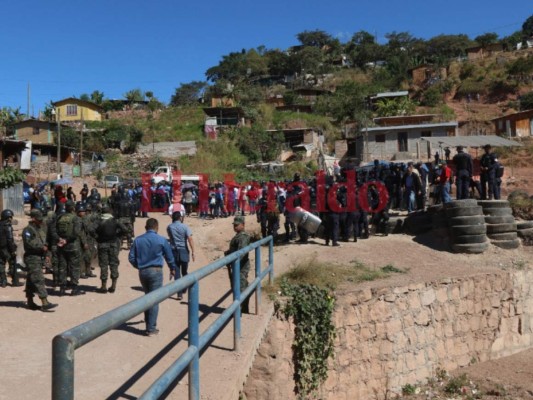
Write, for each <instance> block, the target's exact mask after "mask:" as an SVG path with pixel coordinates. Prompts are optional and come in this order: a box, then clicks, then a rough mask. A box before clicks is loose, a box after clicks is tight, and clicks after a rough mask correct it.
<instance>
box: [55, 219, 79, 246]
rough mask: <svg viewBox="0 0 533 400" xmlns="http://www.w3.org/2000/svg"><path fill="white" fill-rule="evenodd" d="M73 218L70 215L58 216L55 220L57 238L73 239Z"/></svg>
mask: <svg viewBox="0 0 533 400" xmlns="http://www.w3.org/2000/svg"><path fill="white" fill-rule="evenodd" d="M74 218H76V216H75V215H74V214H71V213H67V214H63V215H60V216H59V218H58V219H57V223H56V228H57V234H58V236H59V237H61V238H63V239H67V240H72V239H75V238H74Z"/></svg>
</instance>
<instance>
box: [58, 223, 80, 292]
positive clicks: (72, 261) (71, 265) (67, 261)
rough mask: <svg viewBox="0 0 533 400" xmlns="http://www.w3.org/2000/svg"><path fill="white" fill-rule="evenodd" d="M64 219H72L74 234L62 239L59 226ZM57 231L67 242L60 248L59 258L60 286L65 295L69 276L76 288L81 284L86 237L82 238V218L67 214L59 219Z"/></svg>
mask: <svg viewBox="0 0 533 400" xmlns="http://www.w3.org/2000/svg"><path fill="white" fill-rule="evenodd" d="M63 218H70V219H71V222H70V223H71V224H72V228H71V230H72V234H71V235H69V237H61V232H60V230H59V225H60V224H61V221H62V219H63ZM56 229H57V230H58V236H59V237H60V238H61V239H65V240H66V244H65V245H64V246H62V247H59V246H58V256H59V285H60V286H61V293H62V294H64V290H65V287H66V285H67V275H68V276H69V277H70V283H71V284H72V285H73V286H74V287H76V286H78V284H79V279H80V270H81V257H80V256H81V248H80V246H85V241H84V236H82V226H81V218H80V217H78V216H77V215H75V214H73V213H72V212H67V213H66V214H64V215H60V216H59V217H58V218H57V222H56Z"/></svg>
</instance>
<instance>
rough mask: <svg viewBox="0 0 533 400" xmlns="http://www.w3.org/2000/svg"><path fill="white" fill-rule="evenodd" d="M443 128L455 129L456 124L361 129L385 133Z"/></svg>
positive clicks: (437, 123)
mask: <svg viewBox="0 0 533 400" xmlns="http://www.w3.org/2000/svg"><path fill="white" fill-rule="evenodd" d="M439 127H441V128H443V127H451V128H455V127H457V122H455V121H454V122H435V123H432V124H414V125H396V126H377V127H374V128H367V129H363V130H362V131H363V132H366V131H367V130H368V132H369V133H371V132H387V131H398V130H407V129H424V128H439Z"/></svg>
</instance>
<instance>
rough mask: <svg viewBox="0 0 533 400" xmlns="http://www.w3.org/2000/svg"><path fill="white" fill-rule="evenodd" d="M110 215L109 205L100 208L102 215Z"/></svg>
mask: <svg viewBox="0 0 533 400" xmlns="http://www.w3.org/2000/svg"><path fill="white" fill-rule="evenodd" d="M108 213H111V207H109V204H104V205H103V206H102V214H108Z"/></svg>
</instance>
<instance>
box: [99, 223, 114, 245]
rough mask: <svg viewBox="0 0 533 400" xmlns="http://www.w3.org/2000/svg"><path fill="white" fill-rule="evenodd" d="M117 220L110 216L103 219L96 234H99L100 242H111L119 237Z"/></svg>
mask: <svg viewBox="0 0 533 400" xmlns="http://www.w3.org/2000/svg"><path fill="white" fill-rule="evenodd" d="M117 228H118V224H117V220H116V219H114V218H110V219H107V220H103V221H102V222H101V223H100V224H99V225H98V228H96V234H97V235H98V242H100V243H101V242H110V241H112V240H113V239H115V238H116V237H117Z"/></svg>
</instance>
